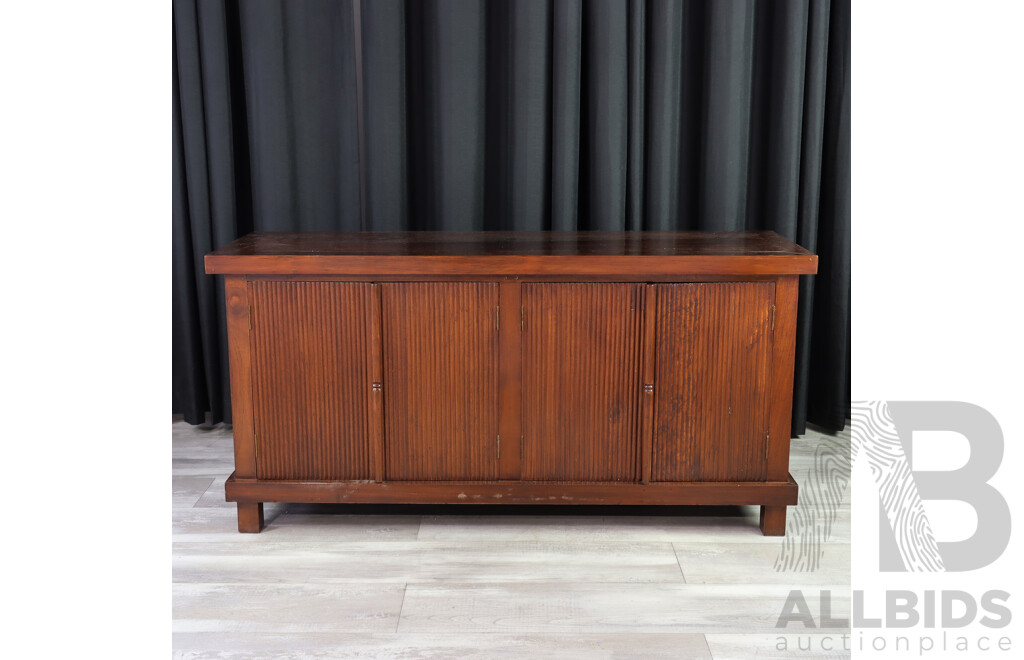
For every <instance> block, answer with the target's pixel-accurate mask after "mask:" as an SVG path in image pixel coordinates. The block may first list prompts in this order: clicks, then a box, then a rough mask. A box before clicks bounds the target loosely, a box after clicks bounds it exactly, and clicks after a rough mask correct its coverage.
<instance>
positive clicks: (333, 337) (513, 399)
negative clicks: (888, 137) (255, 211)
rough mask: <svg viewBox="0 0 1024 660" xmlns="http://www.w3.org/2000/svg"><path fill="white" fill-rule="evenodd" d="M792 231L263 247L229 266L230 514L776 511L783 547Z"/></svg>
mask: <svg viewBox="0 0 1024 660" xmlns="http://www.w3.org/2000/svg"><path fill="white" fill-rule="evenodd" d="M816 270H817V257H816V256H815V255H813V254H811V253H810V252H808V251H807V250H805V249H804V248H802V247H800V246H799V245H796V244H794V243H792V242H790V241H788V240H786V239H784V238H782V237H781V236H779V235H778V234H775V233H772V232H566V233H561V232H398V233H348V234H340V233H339V234H333V233H332V234H326V233H320V234H318V233H301V234H300V233H255V234H250V235H248V236H245V237H243V238H240V239H238V240H236V241H234V242H233V243H231V244H229V245H227V246H225V247H223V248H221V249H219V250H217V251H215V252H213V253H211V254H209V255H207V256H206V272H207V273H213V274H219V275H224V276H225V278H224V279H225V296H226V304H227V330H228V344H229V353H230V364H231V403H232V411H233V424H234V448H235V471H234V474H232V475H231V477H229V479H228V481H227V485H226V493H227V500H228V501H230V502H237V504H238V529H239V531H241V532H258V531H260V529H261V528H262V526H263V502H390V503H433V504H438V503H442V504H449V503H450V504H483V503H486V504H714V505H760V506H761V531H762V532H763V533H764V534H766V535H782V534H784V533H785V528H786V506H787V505H791V504H796V501H797V484H796V482H795V481H794V480H793V477H792V476H790V474H789V439H790V415H791V408H792V397H793V356H794V343H795V331H796V317H797V288H798V287H797V282H798V278H799V276H800V275H803V274H812V273H815V272H816Z"/></svg>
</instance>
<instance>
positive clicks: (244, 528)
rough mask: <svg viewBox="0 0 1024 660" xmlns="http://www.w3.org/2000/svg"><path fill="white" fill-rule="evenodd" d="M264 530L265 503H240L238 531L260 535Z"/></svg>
mask: <svg viewBox="0 0 1024 660" xmlns="http://www.w3.org/2000/svg"><path fill="white" fill-rule="evenodd" d="M261 529H263V502H239V503H238V531H240V532H243V533H246V534H259V533H260V530H261Z"/></svg>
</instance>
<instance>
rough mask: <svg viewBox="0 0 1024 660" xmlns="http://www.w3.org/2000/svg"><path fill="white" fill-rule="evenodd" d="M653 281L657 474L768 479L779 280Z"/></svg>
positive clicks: (657, 476) (655, 477)
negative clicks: (770, 395)
mask: <svg viewBox="0 0 1024 660" xmlns="http://www.w3.org/2000/svg"><path fill="white" fill-rule="evenodd" d="M651 288H652V289H654V290H655V295H656V298H657V302H656V305H657V317H656V318H657V320H656V328H655V337H656V339H655V342H656V353H655V364H656V366H655V383H654V392H655V412H654V419H655V421H654V439H653V457H652V480H653V481H760V480H764V479H765V475H766V460H767V459H766V453H767V448H768V429H769V415H768V403H769V388H770V383H771V374H770V367H771V350H772V316H773V303H774V296H775V284H774V283H772V282H705V283H693V284H663V285H656V286H654V287H651ZM649 304H650V301H649Z"/></svg>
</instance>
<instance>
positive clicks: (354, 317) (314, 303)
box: [251, 280, 373, 480]
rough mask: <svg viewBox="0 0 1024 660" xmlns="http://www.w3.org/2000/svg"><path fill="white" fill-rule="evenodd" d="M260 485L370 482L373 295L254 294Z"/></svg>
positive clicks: (353, 291)
mask: <svg viewBox="0 0 1024 660" xmlns="http://www.w3.org/2000/svg"><path fill="white" fill-rule="evenodd" d="M251 287H252V288H251V296H252V317H251V318H252V322H253V360H252V370H253V383H254V392H253V397H254V400H253V406H254V411H253V412H254V421H255V425H256V471H257V476H258V477H259V478H260V479H311V480H335V479H368V478H370V462H369V461H370V459H369V456H370V447H369V433H368V425H367V404H368V396H369V392H370V387H371V383H370V372H369V368H368V367H369V363H368V356H369V355H370V344H369V342H370V341H371V339H370V337H369V325H368V323H369V319H370V314H371V310H372V309H373V305H372V298H371V296H372V295H373V286H372V285H370V284H360V283H347V282H274V281H263V280H257V281H254V282H252V284H251Z"/></svg>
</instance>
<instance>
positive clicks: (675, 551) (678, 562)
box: [669, 543, 687, 584]
mask: <svg viewBox="0 0 1024 660" xmlns="http://www.w3.org/2000/svg"><path fill="white" fill-rule="evenodd" d="M669 545H671V546H672V554H673V555H675V557H676V566H678V567H679V574H680V575H682V576H683V584H687V582H686V571H684V570H683V562H681V561H679V549H678V548H676V544H675V543H670V544H669Z"/></svg>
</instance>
